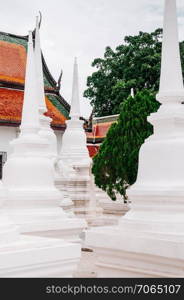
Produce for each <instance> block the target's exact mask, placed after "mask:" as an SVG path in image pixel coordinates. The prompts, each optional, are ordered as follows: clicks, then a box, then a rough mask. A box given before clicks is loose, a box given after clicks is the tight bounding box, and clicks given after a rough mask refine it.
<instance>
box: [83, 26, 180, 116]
mask: <svg viewBox="0 0 184 300" xmlns="http://www.w3.org/2000/svg"><path fill="white" fill-rule="evenodd" d="M161 41H162V29H157V30H155V31H154V32H152V33H146V32H139V34H138V35H136V36H126V37H125V39H124V43H123V44H122V45H120V46H118V47H117V48H116V50H115V51H113V50H112V49H111V48H110V47H107V48H106V50H105V54H104V58H96V59H95V60H94V61H93V63H92V66H93V67H95V68H96V71H95V72H94V73H93V74H92V75H91V76H89V77H88V78H87V87H88V88H87V89H86V90H85V92H84V96H85V97H86V98H88V99H89V100H90V103H91V105H92V107H93V108H94V114H95V116H107V115H112V114H118V113H119V112H120V104H121V103H122V102H123V101H124V100H126V99H127V97H128V96H129V95H130V89H131V88H134V90H135V93H136V92H138V91H142V90H143V89H145V88H146V89H149V90H150V91H152V92H157V91H158V87H159V77H160V62H161ZM180 48H181V58H182V67H183V70H184V42H182V43H180Z"/></svg>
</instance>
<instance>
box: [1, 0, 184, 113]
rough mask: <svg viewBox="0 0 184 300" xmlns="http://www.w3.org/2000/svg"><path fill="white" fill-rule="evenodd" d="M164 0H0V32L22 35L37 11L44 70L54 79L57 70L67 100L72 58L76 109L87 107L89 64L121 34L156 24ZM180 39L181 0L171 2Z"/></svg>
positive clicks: (183, 15)
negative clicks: (75, 67)
mask: <svg viewBox="0 0 184 300" xmlns="http://www.w3.org/2000/svg"><path fill="white" fill-rule="evenodd" d="M163 4H164V0H30V1H29V0H6V1H4V0H0V7H1V9H0V31H5V32H10V33H15V34H19V35H26V34H27V32H28V30H32V29H34V27H35V16H36V15H37V14H38V11H39V10H40V11H41V12H42V16H43V21H42V26H41V32H40V34H41V45H42V50H43V54H44V57H45V59H46V62H47V65H48V67H49V70H50V71H51V73H52V75H53V76H54V78H55V79H56V80H57V79H58V76H59V73H60V70H61V68H62V69H63V78H62V85H61V94H62V95H63V96H64V98H65V99H66V100H67V101H68V102H69V103H70V98H71V87H72V72H73V60H74V57H75V56H77V57H78V64H79V78H80V95H81V111H82V114H83V115H84V116H85V117H88V116H89V114H90V112H91V108H90V105H89V101H88V100H87V99H83V97H82V94H83V91H84V90H85V88H86V79H87V76H88V75H90V74H91V73H92V71H93V68H91V62H92V61H93V59H94V58H96V57H102V56H103V54H104V50H105V47H106V46H111V47H112V48H113V49H114V48H115V47H116V46H118V45H119V44H121V43H122V41H123V38H124V36H125V35H132V34H137V33H138V32H139V31H140V30H142V31H148V32H150V31H152V30H154V29H156V28H158V27H162V19H163V17H162V14H163ZM177 4H178V15H179V30H180V39H182V40H184V0H177Z"/></svg>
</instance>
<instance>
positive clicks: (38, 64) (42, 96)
mask: <svg viewBox="0 0 184 300" xmlns="http://www.w3.org/2000/svg"><path fill="white" fill-rule="evenodd" d="M35 62H36V77H37V92H38V97H39V99H38V101H39V109H40V110H41V111H42V113H44V112H46V111H47V108H46V103H45V93H44V80H43V67H42V55H41V46H40V33H39V17H38V16H37V17H36V32H35Z"/></svg>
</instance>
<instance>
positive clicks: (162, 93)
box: [157, 0, 184, 103]
mask: <svg viewBox="0 0 184 300" xmlns="http://www.w3.org/2000/svg"><path fill="white" fill-rule="evenodd" d="M157 99H158V100H159V101H160V102H161V103H163V102H181V100H183V99H184V88H183V78H182V69H181V59H180V51H179V38H178V24H177V11H176V0H165V9H164V25H163V42H162V64H161V77H160V90H159V94H158V95H157Z"/></svg>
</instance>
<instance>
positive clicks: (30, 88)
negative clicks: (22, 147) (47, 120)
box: [21, 31, 39, 134]
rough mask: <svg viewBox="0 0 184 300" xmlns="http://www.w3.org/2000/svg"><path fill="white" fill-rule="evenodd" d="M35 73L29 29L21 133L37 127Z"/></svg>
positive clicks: (31, 130)
mask: <svg viewBox="0 0 184 300" xmlns="http://www.w3.org/2000/svg"><path fill="white" fill-rule="evenodd" d="M35 75H36V74H35V60H34V53H33V40H32V32H31V31H29V40H28V51H27V62H26V75H25V89H24V103H23V110H22V122H21V134H22V133H24V132H28V131H29V132H33V131H35V130H38V129H39V114H38V97H37V92H36V78H35Z"/></svg>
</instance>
